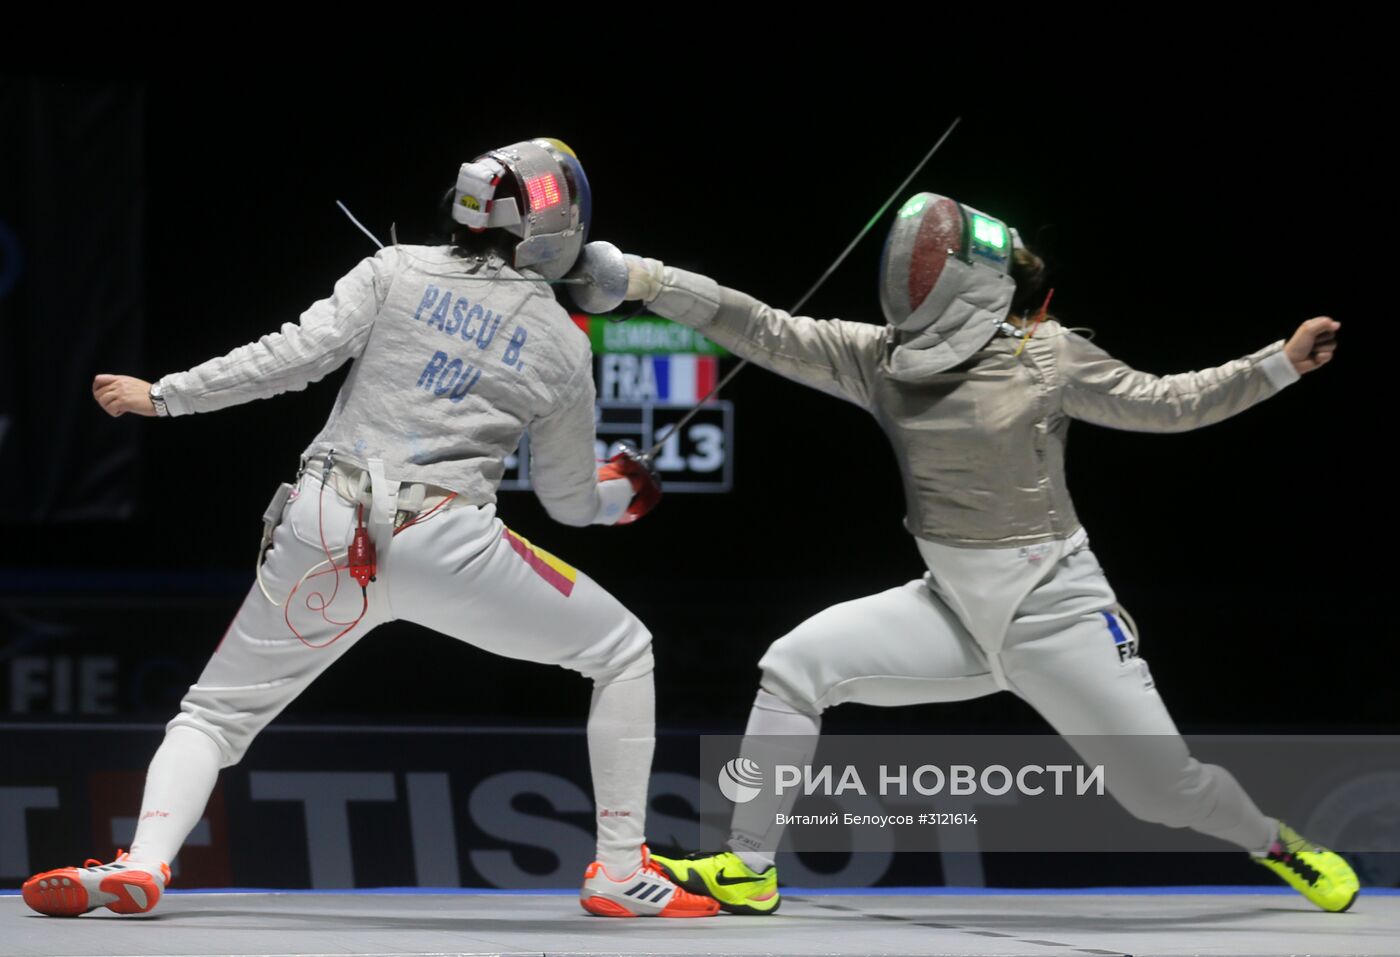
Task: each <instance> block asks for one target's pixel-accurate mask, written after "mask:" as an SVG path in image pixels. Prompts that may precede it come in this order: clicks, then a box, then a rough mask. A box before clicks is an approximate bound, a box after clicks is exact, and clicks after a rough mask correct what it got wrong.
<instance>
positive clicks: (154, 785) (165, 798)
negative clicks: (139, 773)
mask: <svg viewBox="0 0 1400 957" xmlns="http://www.w3.org/2000/svg"><path fill="white" fill-rule="evenodd" d="M221 763H222V759H221V757H220V755H219V747H218V745H216V744H215V743H214V739H213V738H211V737H209V735H207V734H205V733H204V732H203V731H196V730H195V729H194V728H182V727H174V728H171V729H170V730H169V731H167V732H166V733H165V740H164V741H163V742H161V746H160V748H159V749H158V750H157V751H156V756H155V757H154V758H152V759H151V766H150V768H148V769H147V771H146V792H145V794H144V795H143V796H142V798H141V817H140V820H139V823H138V824H137V825H136V837H135V839H134V840H133V841H132V842H131V850H130V851H129V852H128V853H129V854H130V856H131V860H132V861H134V862H137V863H145V864H155V863H163V864H168V863H170V862H171V861H172V860H174V859H175V855H176V854H177V853H179V850H180V845H182V844H184V843H185V838H187V837H189V834H190V831H192V830H193V829H194V826H195V825H196V824H198V823H199V818H200V815H202V814H203V813H204V806H205V805H206V804H208V803H209V795H210V794H212V793H213V791H214V784H215V782H216V781H217V780H218V778H219V765H220V764H221Z"/></svg>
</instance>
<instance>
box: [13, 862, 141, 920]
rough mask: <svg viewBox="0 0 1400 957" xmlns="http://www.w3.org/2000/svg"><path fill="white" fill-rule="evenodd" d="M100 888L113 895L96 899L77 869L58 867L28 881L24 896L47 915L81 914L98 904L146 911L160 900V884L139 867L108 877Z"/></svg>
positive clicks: (116, 910) (119, 911)
mask: <svg viewBox="0 0 1400 957" xmlns="http://www.w3.org/2000/svg"><path fill="white" fill-rule="evenodd" d="M97 888H98V891H100V892H101V893H103V894H108V895H111V897H112V898H113V899H112V900H110V901H99V902H98V903H93V902H92V901H91V899H90V898H89V897H88V892H87V888H86V887H84V886H83V882H82V880H81V879H80V878H79V877H78V876H77V872H76V871H73V870H58V871H49V872H47V873H45V874H40V875H39V876H38V877H31V878H30V879H29V880H27V881H25V882H24V887H23V889H22V891H21V896H22V897H23V898H24V902H25V903H26V904H28V905H29V907H30V908H31V909H33V910H36V911H38V912H39V913H40V914H44V915H46V916H48V917H78V916H81V915H82V914H86V913H87V912H88V911H93V910H97V908H99V907H106V908H107V909H108V910H110V911H112V912H113V913H116V914H144V913H147V912H148V911H150V910H151V909H152V908H154V907H155V906H156V904H157V903H159V902H160V884H158V883H157V882H156V879H155V878H154V877H152V876H151V875H149V874H145V873H142V872H140V871H133V872H131V873H129V874H114V875H112V876H111V877H105V878H103V879H102V882H101V883H100V884H98V885H97Z"/></svg>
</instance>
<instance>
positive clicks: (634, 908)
mask: <svg viewBox="0 0 1400 957" xmlns="http://www.w3.org/2000/svg"><path fill="white" fill-rule="evenodd" d="M579 903H580V904H582V905H583V909H584V910H586V911H588V913H590V914H595V915H597V916H598V917H713V916H714V915H715V914H718V913H719V902H718V901H714V900H711V899H710V898H708V897H701V896H700V895H699V894H692V893H691V892H690V891H688V890H686V889H685V888H683V887H678V886H677V885H676V884H675V883H674V882H673V881H672V880H671V879H670V878H669V877H667V876H666V874H665V872H664V871H662V870H661V867H660V865H658V864H656V863H655V862H654V861H652V859H651V853H650V852H649V851H648V850H647V848H646V845H642V866H641V867H639V868H637V869H636V870H635V871H633V872H632V873H631V874H629V875H628V876H626V877H623V878H620V879H618V880H614V879H613V877H612V875H610V874H609V873H608V872H607V871H605V870H603V865H602V864H601V863H600V862H598V861H594V862H593V863H592V864H589V865H588V870H587V871H585V872H584V874H583V888H582V890H580V891H579Z"/></svg>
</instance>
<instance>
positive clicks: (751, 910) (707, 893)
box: [652, 857, 783, 917]
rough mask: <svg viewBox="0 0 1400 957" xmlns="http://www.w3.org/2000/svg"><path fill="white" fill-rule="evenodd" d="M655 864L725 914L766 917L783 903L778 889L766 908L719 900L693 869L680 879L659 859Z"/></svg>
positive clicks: (776, 910)
mask: <svg viewBox="0 0 1400 957" xmlns="http://www.w3.org/2000/svg"><path fill="white" fill-rule="evenodd" d="M652 860H654V861H656V858H654V857H653V858H652ZM656 865H657V867H660V868H661V869H662V870H663V871H665V872H666V876H667V877H669V878H670V879H671V883H673V884H677V885H679V886H680V887H684V888H685V889H686V890H688V891H690V892H691V893H692V894H699V895H700V896H701V897H708V898H709V899H710V900H712V901H714V902H715V903H716V904H718V905H719V909H720V910H722V911H724V912H725V913H726V914H743V915H745V916H748V917H767V916H768V915H769V914H776V913H777V912H778V908H779V907H781V906H782V903H783V898H782V896H781V895H780V894H779V892H778V891H774V892H773V893H774V894H775V895H778V900H777V903H775V904H774V905H773V906H772V907H769V908H768V909H767V910H761V909H759V908H757V907H754V906H752V905H750V904H727V903H725V902H724V901H722V900H720V899H719V898H718V897H716V896H715V895H714V893H713V892H712V891H711V890H710V887H709V885H708V884H706V883H705V879H704V878H703V877H700V876H699V875H698V874H696V873H695V872H694V871H691V872H690V877H687V878H686V879H685V880H682V879H681V878H680V876H679V875H678V874H677V873H676V872H675V871H673V870H672V869H671V868H669V867H667V866H666V865H665V864H663V863H662V862H661V861H656Z"/></svg>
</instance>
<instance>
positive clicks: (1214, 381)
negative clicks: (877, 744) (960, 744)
mask: <svg viewBox="0 0 1400 957" xmlns="http://www.w3.org/2000/svg"><path fill="white" fill-rule="evenodd" d="M1013 246H1015V247H1016V250H1015V252H1014V255H1013ZM629 261H630V263H631V288H630V289H629V292H628V296H629V298H637V299H642V300H645V301H646V302H647V304H648V305H649V307H650V309H651V310H652V311H654V312H656V313H658V314H660V315H662V316H666V317H669V318H671V319H674V320H677V321H679V322H682V323H684V324H686V325H688V326H691V327H693V328H695V329H697V330H699V331H700V332H702V333H703V334H704V335H705V336H707V337H708V338H710V339H713V340H714V341H715V342H717V343H719V344H720V345H722V346H723V347H725V348H726V349H729V350H731V351H732V352H734V353H735V354H737V355H739V356H741V357H743V358H745V359H747V360H750V361H752V362H754V363H757V364H758V365H761V366H763V367H765V368H768V369H771V370H773V371H775V372H777V373H779V374H781V375H783V376H786V377H787V378H789V379H792V380H794V381H796V382H799V383H802V384H804V385H809V386H812V387H813V388H816V389H819V390H821V391H823V392H827V393H829V394H832V395H835V396H837V397H840V398H843V399H846V400H848V401H851V402H854V403H856V404H857V405H859V406H861V407H862V408H864V409H866V410H868V411H869V412H870V413H871V414H872V415H873V416H874V417H875V419H876V420H877V421H878V422H879V423H880V425H881V426H882V428H883V429H884V431H885V432H886V434H887V436H888V437H889V439H890V441H891V443H892V445H893V446H894V451H895V455H896V458H897V460H898V462H899V464H900V467H901V470H902V474H903V479H904V485H905V493H906V507H907V518H906V526H907V528H908V530H909V532H910V533H911V534H912V535H913V536H914V537H915V540H916V542H917V545H918V549H919V553H920V554H921V556H922V557H923V559H924V562H925V564H926V566H927V574H926V575H925V576H924V577H923V578H921V579H917V580H915V581H911V582H909V583H907V584H905V585H902V586H900V587H897V588H892V589H890V590H888V591H885V592H882V593H880V594H878V595H872V596H870V597H868V598H862V599H858V600H855V601H850V602H845V603H842V604H839V605H836V606H834V607H832V608H829V609H827V610H825V611H822V612H820V613H818V614H817V615H815V616H814V617H812V618H810V619H809V620H807V621H805V622H803V623H802V624H800V625H798V626H797V628H795V629H794V630H793V631H792V632H790V633H789V634H787V635H785V636H784V637H782V638H780V639H779V640H778V641H776V642H774V643H773V645H772V646H771V647H770V648H769V649H768V651H767V653H766V654H765V655H764V656H763V658H762V660H761V661H760V663H759V667H760V669H761V671H762V678H761V683H760V690H759V692H758V696H757V698H756V700H755V702H754V705H753V710H752V712H751V714H750V718H749V722H748V727H747V731H746V733H747V734H748V735H750V736H752V737H751V738H750V739H749V740H750V742H754V744H750V745H746V750H752V749H753V748H754V747H757V746H758V745H757V742H760V741H761V742H762V745H761V746H762V748H766V749H767V751H768V752H772V751H774V750H775V749H776V750H778V751H781V752H782V753H781V754H780V755H775V754H772V753H766V754H765V755H764V756H763V757H764V758H765V760H760V761H759V764H760V765H761V766H766V765H769V764H771V763H774V761H776V760H780V761H781V763H784V764H795V765H798V766H801V765H803V764H806V763H809V762H810V760H811V757H812V753H813V750H814V749H815V747H816V740H817V737H816V736H817V734H818V733H819V730H820V715H821V713H822V712H823V711H824V710H825V709H827V708H829V707H831V706H833V705H837V704H840V703H842V702H847V701H854V702H860V703H864V704H871V705H899V704H912V703H920V702H934V701H956V700H964V699H970V698H976V697H980V696H983V695H988V694H992V693H994V692H997V691H1002V690H1005V691H1010V692H1012V693H1014V694H1016V695H1019V696H1020V697H1021V698H1023V699H1024V700H1025V701H1027V702H1028V703H1029V704H1030V705H1031V706H1032V707H1034V708H1035V709H1036V710H1037V711H1038V712H1039V713H1040V714H1041V715H1042V716H1043V717H1044V718H1045V719H1046V720H1047V721H1048V722H1049V723H1050V724H1051V725H1052V726H1053V727H1054V728H1055V729H1056V730H1057V731H1059V732H1060V733H1061V734H1063V735H1066V736H1071V740H1072V743H1073V744H1074V745H1075V747H1077V748H1078V749H1079V750H1080V753H1081V755H1082V757H1083V758H1084V759H1085V760H1086V762H1088V763H1089V764H1102V763H1106V762H1108V761H1109V760H1110V759H1111V761H1112V764H1113V767H1114V770H1115V773H1114V775H1111V780H1110V782H1109V788H1110V791H1111V792H1112V793H1113V795H1114V797H1116V798H1117V799H1118V800H1119V801H1120V802H1121V803H1122V804H1123V805H1124V806H1125V807H1126V808H1127V809H1128V810H1129V811H1131V812H1132V813H1133V814H1135V815H1136V816H1138V817H1140V818H1142V819H1145V820H1149V821H1155V822H1160V823H1162V824H1166V825H1169V826H1173V827H1189V828H1194V829H1195V830H1197V831H1201V832H1203V833H1206V834H1210V835H1213V836H1215V837H1218V838H1221V839H1223V840H1225V841H1229V842H1232V843H1234V844H1236V845H1238V846H1239V847H1241V848H1245V849H1247V850H1249V851H1252V852H1255V853H1256V854H1259V855H1267V854H1268V853H1269V852H1270V850H1271V849H1272V848H1274V847H1275V845H1276V843H1277V842H1278V840H1279V838H1280V826H1279V823H1278V822H1277V821H1275V820H1273V819H1271V818H1268V817H1266V816H1265V815H1264V814H1262V813H1261V812H1260V810H1259V809H1258V808H1257V807H1256V806H1255V804H1254V802H1253V801H1251V800H1250V798H1249V796H1248V795H1247V794H1246V793H1245V792H1244V790H1243V789H1242V788H1241V787H1240V785H1239V784H1238V782H1237V781H1236V780H1235V778H1234V777H1233V776H1232V775H1231V774H1230V773H1229V772H1228V771H1226V770H1225V769H1224V768H1220V767H1217V766H1214V765H1208V764H1201V763H1200V762H1198V761H1196V760H1195V759H1194V758H1192V757H1191V755H1190V753H1189V752H1188V750H1187V748H1186V745H1185V744H1184V742H1182V740H1181V738H1180V736H1179V735H1178V734H1177V731H1176V727H1175V725H1174V724H1173V722H1172V719H1171V716H1170V715H1169V714H1168V713H1167V709H1166V707H1165V706H1164V704H1163V702H1162V699H1161V697H1160V695H1159V694H1158V692H1157V689H1156V688H1155V687H1154V683H1153V680H1152V677H1151V675H1150V673H1149V671H1148V668H1147V664H1146V662H1145V661H1143V660H1142V659H1141V658H1140V657H1139V656H1138V655H1137V654H1136V653H1135V648H1134V643H1135V642H1134V638H1133V635H1132V632H1131V630H1130V627H1129V625H1128V624H1127V622H1126V621H1125V620H1124V618H1123V616H1122V615H1121V614H1120V610H1119V609H1118V607H1117V602H1116V599H1115V597H1114V593H1113V590H1112V588H1111V587H1110V586H1109V584H1108V581H1107V579H1106V578H1105V577H1104V573H1103V571H1102V569H1101V568H1100V567H1099V563H1098V561H1097V560H1096V559H1095V557H1094V554H1093V552H1092V551H1091V550H1090V548H1089V544H1088V537H1087V535H1086V534H1085V531H1084V529H1083V528H1082V527H1081V526H1080V523H1079V521H1078V519H1077V517H1076V516H1075V513H1074V508H1073V504H1072V503H1071V501H1070V497H1069V493H1068V489H1067V486H1066V483H1065V474H1064V453H1065V441H1066V435H1067V430H1068V427H1069V423H1070V421H1071V420H1072V419H1080V420H1083V421H1086V422H1092V423H1095V424H1099V425H1105V426H1110V427H1113V428H1121V429H1132V430H1137V431H1149V432H1175V431H1184V430H1187V429H1194V428H1199V427H1201V426H1204V425H1208V424H1211V423H1213V422H1219V421H1221V420H1222V419H1225V418H1227V417H1229V416H1232V415H1235V414H1237V413H1239V412H1242V411H1243V410H1245V409H1247V408H1249V407H1250V406H1251V405H1254V404H1255V403H1257V402H1259V401H1261V400H1263V399H1265V398H1268V397H1269V396H1271V395H1273V394H1275V393H1276V392H1277V391H1278V390H1279V389H1282V388H1284V387H1285V386H1287V385H1289V384H1290V383H1292V382H1294V381H1296V380H1297V379H1298V378H1299V375H1300V373H1301V372H1302V371H1307V370H1309V369H1311V368H1315V367H1316V366H1318V365H1320V364H1322V363H1323V362H1325V361H1327V360H1328V359H1329V358H1330V357H1331V354H1332V349H1333V348H1334V344H1333V341H1332V336H1333V333H1334V332H1335V330H1336V328H1337V326H1338V324H1337V323H1335V322H1333V321H1332V320H1330V319H1325V318H1319V319H1313V320H1310V321H1308V322H1306V323H1304V324H1303V325H1302V326H1301V327H1300V328H1299V330H1298V331H1297V333H1295V335H1294V337H1293V338H1292V339H1291V340H1290V341H1289V342H1288V343H1287V344H1286V345H1285V343H1284V342H1283V341H1279V342H1276V343H1274V344H1272V345H1270V346H1267V347H1265V348H1263V349H1261V350H1259V351H1258V352H1255V353H1253V354H1252V355H1249V356H1245V357H1244V358H1241V359H1236V360H1234V361H1231V362H1228V363H1226V364H1225V365H1222V366H1219V367H1216V368H1213V369H1205V370H1201V371H1198V372H1188V373H1183V374H1179V375H1169V376H1161V377H1159V376H1155V375H1149V374H1147V373H1144V372H1139V371H1136V370H1134V369H1131V368H1129V367H1128V366H1127V365H1125V364H1124V363H1122V362H1119V361H1117V360H1115V359H1114V358H1112V357H1111V356H1110V355H1108V354H1107V353H1106V352H1104V351H1103V350H1102V349H1100V348H1099V347H1097V346H1095V345H1094V344H1092V343H1091V342H1089V340H1088V339H1086V338H1084V337H1083V336H1081V335H1078V334H1077V333H1074V332H1072V331H1070V330H1068V329H1065V328H1063V327H1062V326H1060V325H1059V324H1058V323H1057V322H1055V321H1053V320H1049V319H1045V321H1042V322H1036V321H1035V320H1036V319H1044V316H1043V315H1041V316H1031V315H1028V314H1027V313H1028V312H1031V311H1033V310H1034V307H1035V306H1036V305H1038V304H1039V302H1038V300H1036V299H1035V298H1034V297H1035V296H1036V295H1037V289H1038V285H1039V281H1040V276H1041V271H1042V268H1043V267H1041V265H1040V264H1039V260H1038V259H1036V257H1034V256H1033V255H1032V254H1030V253H1029V251H1027V250H1025V249H1024V247H1021V246H1020V244H1019V238H1017V237H1016V236H1015V233H1014V231H1012V230H1009V229H1007V228H1006V226H1005V224H1004V223H1002V222H1000V221H999V220H996V219H995V218H994V217H990V216H987V215H986V214H983V213H980V212H978V211H977V210H973V209H970V208H968V207H965V206H962V205H961V204H958V203H956V202H954V201H952V200H949V199H947V198H946V197H940V196H936V195H934V194H927V193H925V194H918V195H917V196H915V197H913V198H911V199H910V200H909V201H908V202H907V203H906V204H905V205H904V206H903V207H902V208H901V210H900V212H899V214H898V216H897V217H896V221H895V225H894V227H893V228H892V229H891V231H890V234H889V237H888V239H887V241H886V246H885V253H884V256H883V258H882V265H881V303H882V306H883V310H884V312H885V315H886V319H887V324H885V325H873V324H869V323H863V322H846V321H818V320H814V319H810V318H805V317H800V316H791V315H788V314H787V313H785V312H782V311H780V310H777V309H773V308H770V307H769V306H767V305H764V304H763V303H761V302H759V301H757V300H756V299H753V298H751V297H750V296H747V295H745V294H743V293H740V292H736V291H734V290H732V289H727V288H724V287H722V286H719V285H718V284H717V283H715V282H714V281H713V280H711V279H709V278H706V277H704V276H699V275H696V274H693V273H688V272H685V271H683V270H680V269H674V268H668V267H665V266H664V265H663V264H662V263H660V262H657V261H656V260H642V259H638V258H636V257H629ZM1013 271H1015V272H1017V273H1019V276H1018V277H1017V278H1018V279H1020V283H1019V288H1018V282H1017V281H1016V280H1014V279H1013ZM1013 300H1014V302H1013ZM1012 315H1014V316H1015V317H1016V318H1018V319H1020V320H1022V322H1021V325H1019V326H1018V325H1013V324H1012V323H1009V322H1007V319H1008V317H1009V316H1012ZM1028 334H1030V335H1029V338H1027V335H1028ZM1133 734H1153V735H1163V736H1168V737H1166V738H1165V739H1161V740H1164V741H1166V742H1167V743H1160V742H1159V743H1160V746H1158V747H1154V748H1153V749H1151V750H1150V751H1149V750H1147V749H1138V748H1131V749H1129V750H1128V751H1127V752H1124V751H1123V749H1122V748H1115V746H1114V742H1115V741H1122V738H1114V737H1111V736H1113V735H1133ZM776 736H791V737H790V738H779V737H776ZM783 740H787V741H789V742H790V743H789V744H787V745H782V744H781V742H782V741H783ZM1115 751H1116V752H1118V753H1112V752H1115ZM795 799H796V789H788V791H787V795H786V797H785V799H784V800H782V801H780V800H779V799H777V798H776V797H774V798H772V799H760V800H754V801H752V802H750V803H746V804H739V805H738V806H737V807H736V809H735V813H734V816H733V824H732V833H731V838H730V841H729V847H730V849H731V851H730V852H723V853H721V854H704V853H702V854H699V855H695V856H692V857H691V858H688V859H670V858H662V859H661V862H662V866H663V867H665V868H667V869H668V872H669V873H671V874H672V876H673V877H676V878H677V879H678V880H679V881H681V882H682V883H684V884H685V886H687V887H690V888H691V889H693V890H697V891H702V892H705V893H710V894H712V895H713V896H716V897H717V898H718V899H720V900H721V902H722V903H724V904H725V906H726V909H729V910H732V911H735V912H740V913H770V912H771V911H772V910H773V909H774V908H776V906H777V903H778V900H779V899H780V898H779V895H778V891H777V887H776V879H775V874H774V873H773V872H772V870H771V865H772V861H773V853H774V850H775V848H776V847H777V845H778V841H779V838H780V836H781V833H782V827H781V825H779V824H777V823H776V820H777V817H778V813H785V812H786V811H787V810H789V809H790V806H791V802H792V801H794V800H795ZM1291 833H1292V832H1287V833H1286V834H1285V835H1284V836H1285V837H1287V836H1288V834H1291ZM1295 836H1296V835H1295ZM1285 852H1286V853H1291V852H1287V851H1286V850H1285ZM736 853H737V855H738V858H737V859H736V857H735V854H736ZM1310 853H1311V852H1310ZM1331 858H1336V855H1331ZM1328 863H1329V865H1330V864H1331V863H1336V864H1339V865H1340V866H1341V867H1342V868H1345V867H1346V865H1345V863H1344V862H1341V860H1340V858H1336V860H1335V862H1332V861H1331V860H1330V858H1329V861H1328ZM1308 866H1312V865H1311V864H1309V865H1308ZM725 868H728V873H727V874H726V871H725ZM736 875H738V876H736ZM1349 875H1350V871H1349V869H1347V870H1346V873H1345V874H1341V873H1340V871H1339V872H1337V881H1338V882H1339V887H1338V888H1337V889H1336V890H1337V892H1336V893H1335V894H1332V895H1331V896H1328V897H1327V899H1328V901H1330V902H1331V903H1332V904H1338V905H1340V904H1349V903H1350V899H1351V896H1353V895H1354V890H1355V882H1354V877H1349ZM760 878H762V879H761V880H760ZM1348 880H1350V882H1351V883H1350V888H1351V890H1350V892H1348V890H1347V888H1346V886H1344V885H1346V882H1347V881H1348ZM1290 882H1291V881H1290ZM1295 886H1296V885H1295ZM1305 893H1307V892H1306V891H1305ZM1323 906H1328V907H1329V909H1340V908H1339V906H1329V905H1328V904H1323Z"/></svg>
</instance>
